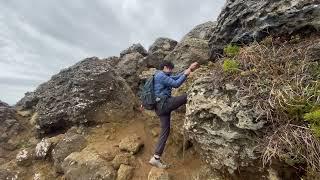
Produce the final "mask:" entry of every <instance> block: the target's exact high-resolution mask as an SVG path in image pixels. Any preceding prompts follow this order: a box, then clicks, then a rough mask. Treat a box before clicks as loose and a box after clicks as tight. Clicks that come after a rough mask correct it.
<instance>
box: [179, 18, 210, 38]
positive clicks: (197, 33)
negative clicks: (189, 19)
mask: <svg viewBox="0 0 320 180" xmlns="http://www.w3.org/2000/svg"><path fill="white" fill-rule="evenodd" d="M215 27H216V22H212V21H208V22H205V23H203V24H199V25H197V26H196V27H194V28H193V29H192V30H191V31H190V32H188V34H186V35H185V36H184V37H183V38H182V41H184V40H185V39H189V38H197V39H203V40H209V39H210V37H211V34H212V33H213V31H214V28H215Z"/></svg>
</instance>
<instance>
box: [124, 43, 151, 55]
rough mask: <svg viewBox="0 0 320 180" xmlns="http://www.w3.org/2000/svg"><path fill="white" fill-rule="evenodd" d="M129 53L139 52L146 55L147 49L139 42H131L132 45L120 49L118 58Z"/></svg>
mask: <svg viewBox="0 0 320 180" xmlns="http://www.w3.org/2000/svg"><path fill="white" fill-rule="evenodd" d="M131 53H139V54H141V55H142V56H146V55H148V52H147V50H146V49H145V48H144V47H143V46H142V45H141V44H140V43H138V44H133V45H132V46H130V47H128V48H127V49H125V50H123V51H121V53H120V58H122V57H123V56H125V55H126V54H131Z"/></svg>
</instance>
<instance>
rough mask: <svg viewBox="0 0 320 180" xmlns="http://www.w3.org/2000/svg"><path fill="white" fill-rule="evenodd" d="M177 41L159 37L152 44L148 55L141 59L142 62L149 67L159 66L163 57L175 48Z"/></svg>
mask: <svg viewBox="0 0 320 180" xmlns="http://www.w3.org/2000/svg"><path fill="white" fill-rule="evenodd" d="M177 43H178V42H177V41H175V40H173V39H169V38H163V37H161V38H158V39H156V40H155V42H154V43H153V44H152V45H151V46H150V48H149V50H148V56H146V57H144V58H143V59H142V60H141V64H143V65H144V66H147V68H159V66H160V63H161V62H162V61H163V59H164V58H165V57H166V56H167V55H168V54H169V53H170V52H171V51H172V50H173V49H174V48H175V46H176V45H177Z"/></svg>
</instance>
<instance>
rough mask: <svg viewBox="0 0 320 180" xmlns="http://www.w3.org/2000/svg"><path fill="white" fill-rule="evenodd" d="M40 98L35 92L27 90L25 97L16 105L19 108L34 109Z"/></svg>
mask: <svg viewBox="0 0 320 180" xmlns="http://www.w3.org/2000/svg"><path fill="white" fill-rule="evenodd" d="M38 101H39V99H38V97H37V96H36V95H35V93H34V92H26V93H25V94H24V97H23V98H22V99H20V100H19V101H18V102H17V104H16V105H15V106H16V107H17V109H18V110H26V109H32V108H33V107H35V106H36V105H37V103H38Z"/></svg>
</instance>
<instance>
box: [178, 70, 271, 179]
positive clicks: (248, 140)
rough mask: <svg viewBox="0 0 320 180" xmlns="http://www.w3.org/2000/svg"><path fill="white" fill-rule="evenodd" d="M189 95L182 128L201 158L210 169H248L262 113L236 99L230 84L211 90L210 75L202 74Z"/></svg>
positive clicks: (231, 170) (260, 131) (244, 101)
mask: <svg viewBox="0 0 320 180" xmlns="http://www.w3.org/2000/svg"><path fill="white" fill-rule="evenodd" d="M202 76H203V77H202V78H201V79H198V80H197V81H195V83H194V84H193V85H192V87H191V88H190V89H189V91H188V93H189V95H188V104H187V109H186V121H185V124H184V127H185V129H186V131H187V134H188V137H189V138H190V139H191V140H192V141H193V142H194V143H195V144H196V145H197V146H196V147H197V148H198V150H199V152H200V153H201V155H202V158H203V159H204V160H205V161H206V162H207V163H208V164H209V165H210V166H211V167H213V168H215V169H221V170H229V172H231V173H232V172H233V171H235V170H236V169H238V168H240V167H241V166H250V165H252V164H251V163H253V162H254V160H255V159H257V158H258V156H257V155H256V154H255V147H256V145H257V140H258V137H259V135H261V133H263V132H264V131H263V127H264V125H265V122H264V121H263V120H259V117H260V116H264V115H265V114H264V112H257V111H253V110H252V109H251V108H249V107H247V105H248V104H247V103H248V102H247V101H246V99H244V98H245V97H244V98H243V99H237V98H236V93H237V88H236V87H235V86H233V85H231V84H226V85H223V86H222V87H214V85H213V78H214V77H212V76H210V72H209V73H208V74H206V75H204V74H202Z"/></svg>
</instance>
